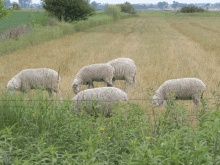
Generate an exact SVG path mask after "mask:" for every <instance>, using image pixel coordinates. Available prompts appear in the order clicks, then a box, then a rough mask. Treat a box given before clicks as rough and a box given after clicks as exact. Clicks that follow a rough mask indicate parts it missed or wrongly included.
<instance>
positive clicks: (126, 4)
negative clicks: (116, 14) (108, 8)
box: [118, 2, 136, 14]
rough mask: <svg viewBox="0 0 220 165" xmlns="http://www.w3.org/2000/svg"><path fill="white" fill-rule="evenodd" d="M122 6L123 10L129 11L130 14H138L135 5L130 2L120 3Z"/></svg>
mask: <svg viewBox="0 0 220 165" xmlns="http://www.w3.org/2000/svg"><path fill="white" fill-rule="evenodd" d="M118 6H120V7H121V12H124V13H129V14H136V12H135V10H134V8H133V6H132V5H131V4H130V3H129V2H125V3H124V4H121V5H118Z"/></svg>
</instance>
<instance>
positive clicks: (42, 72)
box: [6, 68, 62, 102]
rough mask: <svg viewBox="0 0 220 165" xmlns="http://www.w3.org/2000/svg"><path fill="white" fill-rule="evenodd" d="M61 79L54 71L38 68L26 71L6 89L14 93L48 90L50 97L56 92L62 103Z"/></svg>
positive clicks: (9, 83)
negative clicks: (15, 91)
mask: <svg viewBox="0 0 220 165" xmlns="http://www.w3.org/2000/svg"><path fill="white" fill-rule="evenodd" d="M60 80H61V78H60V76H59V75H58V73H57V72H56V71H54V70H52V69H47V68H38V69H25V70H22V71H21V72H19V73H18V74H17V75H16V76H14V77H13V78H12V79H11V80H10V81H9V82H8V84H7V86H6V88H7V89H9V90H10V91H11V93H13V91H14V90H17V91H22V92H24V93H26V94H27V93H28V92H29V91H30V90H31V89H42V90H47V91H48V93H49V95H50V97H51V95H52V91H54V92H56V93H57V95H58V96H59V99H60V101H61V102H62V98H61V94H60V92H59V90H58V87H59V84H58V83H59V82H60Z"/></svg>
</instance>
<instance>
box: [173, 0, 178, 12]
mask: <svg viewBox="0 0 220 165" xmlns="http://www.w3.org/2000/svg"><path fill="white" fill-rule="evenodd" d="M178 5H179V2H175V1H174V3H173V4H172V5H171V7H172V8H174V9H175V10H176V8H177V7H178Z"/></svg>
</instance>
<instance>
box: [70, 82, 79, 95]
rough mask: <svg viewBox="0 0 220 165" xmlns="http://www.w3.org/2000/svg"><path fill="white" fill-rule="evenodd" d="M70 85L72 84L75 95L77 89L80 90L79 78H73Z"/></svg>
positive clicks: (77, 91)
mask: <svg viewBox="0 0 220 165" xmlns="http://www.w3.org/2000/svg"><path fill="white" fill-rule="evenodd" d="M71 86H72V88H73V91H74V93H75V94H76V95H77V93H79V91H80V83H79V80H77V79H74V80H73V83H72V84H71Z"/></svg>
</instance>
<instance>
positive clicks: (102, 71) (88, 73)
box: [77, 64, 114, 81]
mask: <svg viewBox="0 0 220 165" xmlns="http://www.w3.org/2000/svg"><path fill="white" fill-rule="evenodd" d="M113 72H114V68H113V67H112V66H111V65H109V64H93V65H88V66H85V67H83V68H82V69H81V70H80V71H79V72H78V74H77V78H80V79H83V80H87V79H88V78H91V79H92V80H95V81H99V80H100V81H101V80H103V78H107V77H113Z"/></svg>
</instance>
